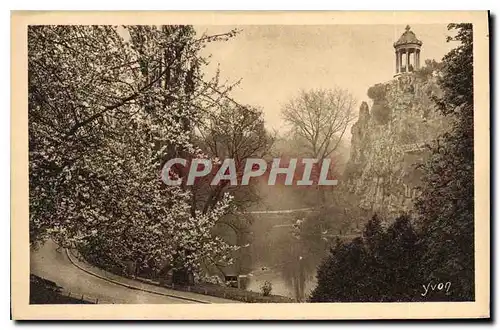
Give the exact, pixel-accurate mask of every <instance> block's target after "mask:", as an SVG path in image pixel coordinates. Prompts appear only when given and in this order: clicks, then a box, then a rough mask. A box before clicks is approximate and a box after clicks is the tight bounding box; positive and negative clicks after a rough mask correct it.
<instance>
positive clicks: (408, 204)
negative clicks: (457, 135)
mask: <svg viewBox="0 0 500 330" xmlns="http://www.w3.org/2000/svg"><path fill="white" fill-rule="evenodd" d="M440 93H441V91H440V89H439V87H438V85H437V78H436V77H435V76H434V75H432V74H423V73H419V72H415V73H409V74H403V75H400V76H398V77H396V78H394V79H393V80H391V81H389V82H386V83H382V84H377V85H375V86H372V87H371V88H369V89H368V96H369V97H370V98H371V99H372V100H373V105H372V108H371V110H370V109H369V106H368V104H367V103H366V102H363V103H362V105H361V107H360V109H359V117H358V120H357V122H356V123H355V124H354V125H353V126H352V129H351V133H352V138H351V152H350V158H349V161H348V163H347V165H346V169H345V173H344V189H346V190H348V191H349V192H350V193H353V194H354V195H355V196H356V197H357V199H358V203H359V206H360V207H361V208H362V209H364V210H367V211H372V212H376V213H379V214H382V215H385V216H388V217H389V218H391V217H393V216H396V215H397V214H399V213H400V212H401V211H410V210H411V209H412V208H413V203H414V199H415V197H416V196H417V195H418V194H419V186H420V185H421V180H420V179H421V175H422V173H421V171H420V170H419V169H418V166H417V165H418V164H419V163H421V162H422V161H424V160H425V159H426V157H427V156H428V152H429V151H428V148H427V147H426V144H428V143H430V142H431V141H432V140H434V139H435V138H436V137H437V136H438V135H439V134H442V133H443V132H444V131H445V130H446V127H447V126H448V124H447V118H444V117H443V116H441V115H440V114H439V113H438V111H437V110H436V107H435V104H434V102H433V100H432V98H433V96H439V95H440Z"/></svg>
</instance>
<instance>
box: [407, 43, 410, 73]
mask: <svg viewBox="0 0 500 330" xmlns="http://www.w3.org/2000/svg"><path fill="white" fill-rule="evenodd" d="M406 72H410V49H409V48H407V49H406Z"/></svg>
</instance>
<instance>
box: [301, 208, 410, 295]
mask: <svg viewBox="0 0 500 330" xmlns="http://www.w3.org/2000/svg"><path fill="white" fill-rule="evenodd" d="M418 249H419V247H418V242H417V235H416V233H415V230H414V228H413V226H412V224H411V222H410V218H409V217H408V216H407V215H402V216H401V217H399V218H398V219H396V221H395V222H394V223H393V224H392V225H391V226H390V227H389V228H388V229H383V227H382V225H381V222H380V220H379V218H378V217H377V216H374V217H373V218H372V219H371V220H370V221H369V222H368V223H367V224H366V226H365V229H364V232H363V235H362V236H361V237H359V238H356V239H354V240H353V241H351V242H346V243H340V242H339V243H337V245H336V246H335V247H334V248H332V250H331V252H330V255H329V256H328V258H326V260H325V261H324V263H323V264H322V265H321V266H320V267H319V269H318V275H317V278H318V286H317V287H316V289H315V290H314V291H313V292H312V294H311V298H310V301H311V302H341V301H342V302H347V301H348V302H367V301H374V302H377V301H378V302H380V301H413V300H418V297H419V296H418V293H417V290H418V289H419V288H418V286H416V285H415V284H416V281H415V280H414V278H413V277H414V276H415V275H416V274H415V269H416V268H417V267H418V262H419V253H418Z"/></svg>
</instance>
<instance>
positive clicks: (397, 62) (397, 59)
mask: <svg viewBox="0 0 500 330" xmlns="http://www.w3.org/2000/svg"><path fill="white" fill-rule="evenodd" d="M396 73H399V52H398V51H397V50H396Z"/></svg>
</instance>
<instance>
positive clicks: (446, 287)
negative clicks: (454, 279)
mask: <svg viewBox="0 0 500 330" xmlns="http://www.w3.org/2000/svg"><path fill="white" fill-rule="evenodd" d="M422 287H423V288H424V292H423V293H421V295H422V297H425V296H426V295H427V293H428V292H429V290H431V291H446V294H447V295H448V294H449V291H450V288H451V282H446V283H443V282H439V283H436V284H432V281H430V282H429V283H428V284H427V285H425V284H422Z"/></svg>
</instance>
